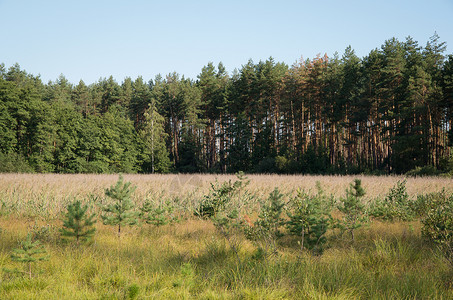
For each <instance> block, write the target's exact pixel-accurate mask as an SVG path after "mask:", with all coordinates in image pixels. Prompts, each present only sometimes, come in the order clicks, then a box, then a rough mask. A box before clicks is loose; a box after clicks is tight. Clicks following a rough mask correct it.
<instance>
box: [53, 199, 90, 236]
mask: <svg viewBox="0 0 453 300" xmlns="http://www.w3.org/2000/svg"><path fill="white" fill-rule="evenodd" d="M67 210H68V211H67V213H66V215H65V219H64V220H63V228H62V229H60V232H61V235H62V236H63V237H66V238H75V240H76V243H77V244H79V242H80V241H82V242H85V241H88V240H90V239H91V237H92V236H93V235H94V232H95V231H96V228H94V227H93V225H94V223H95V222H96V221H95V220H94V217H95V215H94V214H92V215H88V214H87V210H88V205H84V206H82V204H81V203H80V201H79V200H76V201H73V202H72V203H70V204H69V205H68V207H67Z"/></svg>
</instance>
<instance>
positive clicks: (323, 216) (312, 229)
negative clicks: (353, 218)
mask: <svg viewBox="0 0 453 300" xmlns="http://www.w3.org/2000/svg"><path fill="white" fill-rule="evenodd" d="M325 200H326V199H325V197H323V194H322V190H318V194H317V195H314V196H310V195H309V194H307V193H305V192H303V191H301V190H298V191H297V195H296V197H294V198H293V199H291V201H290V203H289V209H288V210H287V215H288V218H289V220H288V221H287V223H286V227H287V228H288V230H289V232H290V233H291V234H293V235H296V236H298V237H300V238H301V240H300V241H299V243H300V248H301V250H302V249H304V248H307V249H313V250H315V251H317V252H321V251H322V249H323V246H324V244H325V243H326V242H327V238H326V237H325V233H326V231H327V229H328V227H329V222H330V220H331V216H330V210H329V209H328V208H327V206H326V204H325Z"/></svg>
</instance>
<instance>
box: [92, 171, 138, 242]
mask: <svg viewBox="0 0 453 300" xmlns="http://www.w3.org/2000/svg"><path fill="white" fill-rule="evenodd" d="M123 181H124V179H123V176H122V175H120V177H119V179H118V181H117V182H116V184H115V185H114V186H113V185H112V186H111V187H110V188H108V189H106V190H105V195H106V196H108V197H109V198H111V199H113V203H110V204H107V205H105V206H104V207H103V208H102V210H103V212H104V214H103V215H101V218H102V221H103V223H104V225H112V226H116V225H118V237H120V236H121V226H125V225H135V224H137V223H138V213H137V212H136V211H134V208H135V204H134V202H133V201H132V200H131V195H132V193H133V192H134V191H135V189H136V187H130V185H131V182H125V183H123Z"/></svg>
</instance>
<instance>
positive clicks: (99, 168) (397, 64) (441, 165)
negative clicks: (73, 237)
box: [0, 34, 453, 174]
mask: <svg viewBox="0 0 453 300" xmlns="http://www.w3.org/2000/svg"><path fill="white" fill-rule="evenodd" d="M445 52H446V44H445V43H444V42H441V41H440V38H439V37H438V36H437V35H436V34H435V35H434V36H432V37H431V38H430V39H429V41H428V42H427V43H426V45H425V46H424V47H423V46H420V45H419V44H418V42H416V41H414V40H413V39H412V38H410V37H408V38H406V39H405V41H404V42H402V41H399V40H398V39H396V38H392V39H389V40H387V41H385V42H384V44H383V45H382V46H381V47H380V48H376V49H374V50H371V51H370V52H369V54H368V55H367V56H365V57H363V58H360V57H358V56H357V55H356V53H355V51H354V50H353V49H352V47H348V48H346V50H345V51H344V53H343V54H342V55H339V54H334V55H332V56H327V55H318V56H317V57H315V58H313V59H300V60H299V61H298V62H297V63H294V64H293V65H290V66H289V65H287V64H285V63H282V62H276V61H275V60H274V59H273V58H272V57H271V58H269V59H267V60H266V61H259V62H258V63H256V62H253V61H252V60H249V61H248V62H247V63H245V64H244V65H242V66H241V67H240V68H239V69H235V70H234V71H233V72H231V73H228V72H227V71H226V68H225V66H224V65H223V64H222V63H219V64H218V65H216V64H214V63H208V64H207V65H206V66H204V67H203V68H202V69H201V72H200V74H199V75H198V76H197V78H196V79H189V78H185V77H184V76H180V75H179V74H178V73H176V72H175V73H171V74H168V75H166V76H160V75H158V76H156V77H155V78H154V79H152V80H149V81H147V80H145V79H143V78H142V77H138V78H136V79H132V78H125V79H124V80H123V81H122V82H121V83H118V82H117V81H116V80H115V79H114V78H113V77H109V78H101V79H99V81H97V82H95V83H93V84H89V85H87V84H85V83H84V82H83V81H82V80H81V81H80V82H79V83H77V84H73V83H70V82H69V81H68V80H67V79H66V78H65V77H64V76H63V75H61V76H60V77H59V78H58V79H57V80H55V81H50V82H48V83H47V84H46V83H43V82H42V80H41V79H40V76H39V75H32V74H28V73H27V72H26V71H24V70H22V69H21V67H20V66H19V64H16V65H13V66H10V67H9V68H7V67H6V66H5V65H4V64H1V65H0V171H2V172H38V173H118V172H122V173H168V172H179V173H193V172H209V173H235V172H238V171H244V172H248V173H281V174H358V173H364V174H405V173H407V172H414V170H419V171H420V170H425V171H426V172H431V173H435V174H438V173H448V172H450V171H451V170H452V169H453V159H450V155H451V154H452V153H451V152H452V151H451V150H452V148H451V147H452V144H453V131H452V128H451V126H452V119H453V55H451V54H450V55H449V54H447V53H445ZM157 71H158V70H157Z"/></svg>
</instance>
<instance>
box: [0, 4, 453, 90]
mask: <svg viewBox="0 0 453 300" xmlns="http://www.w3.org/2000/svg"><path fill="white" fill-rule="evenodd" d="M435 31H437V33H438V35H439V36H440V39H441V40H442V41H445V42H447V53H453V0H429V1H427V0H379V1H378V0H362V1H358V0H357V1H352V0H343V1H333V0H325V1H285V0H280V1H266V0H241V1H236V0H230V1H215V0H206V1H197V0H192V1H190V0H185V1H175V0H173V1H171V0H170V1H152V0H151V1H138V0H129V1H114V0H110V1H97V0H89V1H85V0H77V1H75V0H74V1H66V0H59V1H47V0H41V1H37V0H35V1H23V0H0V33H1V34H0V63H1V62H3V63H5V65H6V67H10V66H11V65H13V64H14V63H16V62H17V63H19V64H20V65H21V67H22V69H25V70H26V71H27V72H28V73H32V74H34V75H38V74H40V75H41V78H42V80H43V81H44V82H45V83H47V81H49V80H52V81H53V80H55V79H57V77H58V76H59V75H60V74H64V75H65V76H66V78H68V80H69V81H70V82H72V83H78V82H79V80H80V79H83V80H84V81H85V83H87V84H89V83H93V82H96V81H97V80H98V79H99V78H101V77H108V76H110V75H112V76H113V77H114V78H115V79H116V80H117V81H118V82H119V83H121V82H122V81H123V79H124V78H125V77H127V76H129V77H132V78H133V79H134V78H136V77H137V76H139V75H141V76H143V78H144V79H145V80H149V79H152V78H154V76H155V75H156V74H158V73H161V74H164V75H165V74H168V73H169V72H173V71H176V72H178V73H180V74H184V75H185V76H186V77H190V78H193V79H196V76H197V75H198V74H199V73H200V71H201V68H202V67H203V66H204V65H206V64H207V63H208V62H210V61H212V62H214V63H215V64H217V63H218V62H220V61H222V62H223V63H224V65H225V66H226V68H227V70H228V71H229V72H232V71H233V70H234V69H235V68H238V69H239V68H241V66H242V65H243V64H245V63H247V61H248V59H250V58H251V59H253V60H254V61H255V62H258V61H259V60H265V59H267V58H268V57H270V56H273V57H274V59H275V60H276V61H281V62H285V63H287V64H292V63H294V62H295V61H296V60H298V59H299V58H300V57H301V56H303V57H304V58H312V57H314V56H316V54H318V53H321V54H324V53H327V54H328V55H329V56H330V55H332V54H333V53H334V52H336V51H337V52H339V54H340V55H341V54H342V53H343V51H344V49H345V48H346V47H347V46H348V45H351V46H352V48H353V49H354V50H355V51H356V53H357V55H358V56H360V57H363V56H365V55H367V54H368V53H369V52H370V51H371V50H372V49H374V48H379V47H380V46H381V45H382V44H383V43H384V41H385V40H386V39H389V38H391V37H396V38H398V39H399V40H401V41H404V40H405V38H406V37H407V36H409V35H410V36H412V37H413V38H414V39H415V40H417V41H418V42H419V44H420V45H422V46H425V44H426V42H427V40H428V38H429V37H430V36H432V35H433V34H434V32H435Z"/></svg>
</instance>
